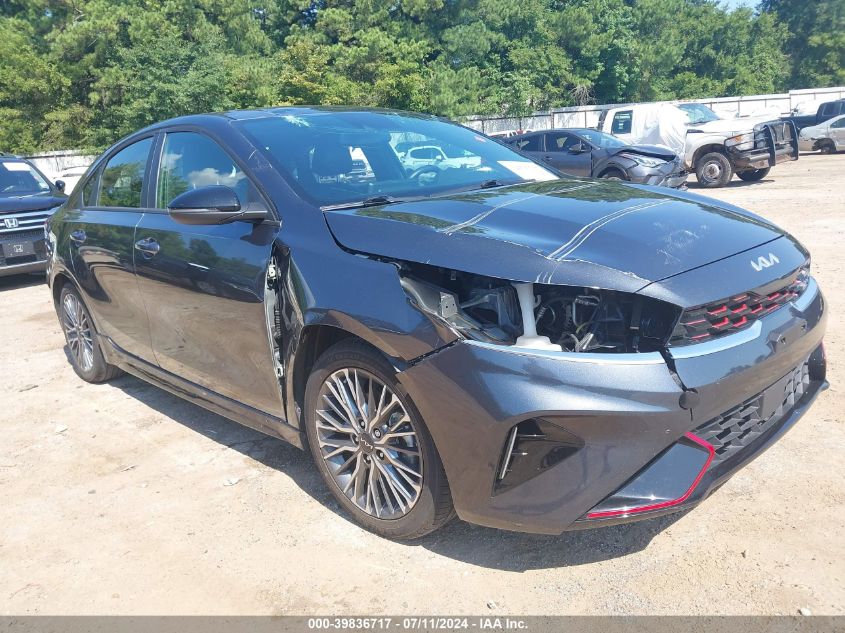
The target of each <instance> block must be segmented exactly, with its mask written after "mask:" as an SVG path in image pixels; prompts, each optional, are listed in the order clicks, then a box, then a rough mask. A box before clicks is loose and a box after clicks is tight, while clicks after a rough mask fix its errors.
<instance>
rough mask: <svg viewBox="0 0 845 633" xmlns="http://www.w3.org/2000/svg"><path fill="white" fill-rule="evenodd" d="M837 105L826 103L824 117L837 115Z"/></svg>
mask: <svg viewBox="0 0 845 633" xmlns="http://www.w3.org/2000/svg"><path fill="white" fill-rule="evenodd" d="M836 106H837V104H836V103H825V104H824V105H823V106H822V114H821V115H822V116H833V115H834V114H836Z"/></svg>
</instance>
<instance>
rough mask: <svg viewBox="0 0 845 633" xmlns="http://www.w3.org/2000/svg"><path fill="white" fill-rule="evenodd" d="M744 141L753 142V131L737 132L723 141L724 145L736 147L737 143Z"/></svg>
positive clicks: (743, 142)
mask: <svg viewBox="0 0 845 633" xmlns="http://www.w3.org/2000/svg"><path fill="white" fill-rule="evenodd" d="M746 143H751V144H752V145H753V144H754V133H753V132H746V133H744V134H737V135H736V136H732V137H730V138H729V139H727V140H726V141H725V145H727V146H728V147H736V146H737V145H744V144H746Z"/></svg>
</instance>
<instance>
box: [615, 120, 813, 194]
mask: <svg viewBox="0 0 845 633" xmlns="http://www.w3.org/2000/svg"><path fill="white" fill-rule="evenodd" d="M599 129H600V130H602V131H603V132H607V133H609V134H613V135H614V136H618V137H619V138H621V139H622V140H623V141H625V142H627V143H646V144H652V145H665V146H667V147H669V148H671V149H672V150H674V151H675V152H677V153H678V155H679V156H682V158H683V161H684V166H685V168H686V169H688V170H690V171H694V172H695V176H696V179H697V180H698V184H699V185H700V186H702V187H707V188H712V187H724V186H725V185H727V184H728V183H729V182H730V180H731V178H733V175H734V174H736V175H737V176H739V178H740V179H741V180H745V181H756V180H761V179H763V178H765V177H766V176H767V175H768V173H769V170H770V169H771V168H772V167H774V166H775V165H776V164H778V163H780V162H783V161H788V160H797V159H798V133H797V131H796V130H795V126H794V125H792V123H789V122H784V121H781V120H779V119H778V120H770V119H768V118H767V117H761V118H751V117H747V118H732V119H722V118H720V117H719V115H717V114H716V113H715V112H713V110H711V109H710V108H708V107H707V106H705V105H703V104H700V103H678V104H641V105H630V106H620V107H617V108H611V109H609V110H606V111H604V112H602V114H601V118H600V120H599Z"/></svg>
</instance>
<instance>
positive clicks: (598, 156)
mask: <svg viewBox="0 0 845 633" xmlns="http://www.w3.org/2000/svg"><path fill="white" fill-rule="evenodd" d="M505 142H506V143H507V144H508V145H512V146H513V147H515V148H517V149H519V150H520V151H522V152H523V153H525V154H527V155H528V156H531V157H532V158H534V159H536V160H538V161H542V162H545V163H548V164H549V165H551V166H552V167H555V168H556V169H558V170H560V171H562V172H564V173H566V174H571V175H573V176H585V177H593V178H607V179H610V180H627V181H629V182H634V183H639V184H644V185H663V186H666V187H673V188H678V187H683V186H684V184H685V183H686V181H687V176H688V173H687V171H686V169H685V168H684V166H683V161H682V160H681V159H680V158H679V157H678V155H677V154H676V153H675V152H673V151H672V150H670V149H668V148H666V147H661V146H658V145H629V144H628V143H624V142H623V141H621V140H619V139H618V138H616V137H615V136H612V135H610V134H605V133H604V132H599V131H598V130H591V129H588V128H571V129H559V130H545V131H542V132H532V133H530V134H523V135H520V136H514V137H511V138H508V139H507V140H506V141H505Z"/></svg>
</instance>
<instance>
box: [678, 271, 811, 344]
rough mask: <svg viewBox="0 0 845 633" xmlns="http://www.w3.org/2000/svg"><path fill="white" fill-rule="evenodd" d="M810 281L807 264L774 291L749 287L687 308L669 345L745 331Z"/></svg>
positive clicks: (802, 290)
mask: <svg viewBox="0 0 845 633" xmlns="http://www.w3.org/2000/svg"><path fill="white" fill-rule="evenodd" d="M809 280H810V271H809V267H808V266H803V267H802V268H800V269H798V271H796V273H795V275H794V276H793V277H792V279H791V281H790V282H789V283H788V284H786V285H784V286H782V287H780V288H778V289H777V290H771V289H766V290H765V291H763V290H759V289H758V290H756V291H754V290H749V291H748V292H745V293H743V294H741V295H736V296H734V297H728V298H727V299H721V300H720V301H714V302H713V303H709V304H707V305H703V306H696V307H694V308H687V309H686V310H684V312H683V314H681V318H680V319H679V320H678V324H677V325H676V326H675V329H674V330H673V331H672V336H671V337H670V339H669V345H672V346H676V347H677V346H681V345H690V344H693V343H701V342H703V341H709V340H712V339H715V338H719V337H721V336H725V335H726V334H733V333H734V332H737V331H739V330H744V329H745V328H747V327H750V326H751V325H752V324H753V323H754V322H755V321H757V320H759V319H762V318H763V317H765V316H766V315H768V314H771V313H772V312H774V311H775V310H777V309H778V308H780V307H782V306H784V305H786V304H787V303H789V302H790V301H793V300H795V299H797V298H798V297H799V296H801V294H802V293H803V292H804V290H806V289H807V283H808V282H809Z"/></svg>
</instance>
